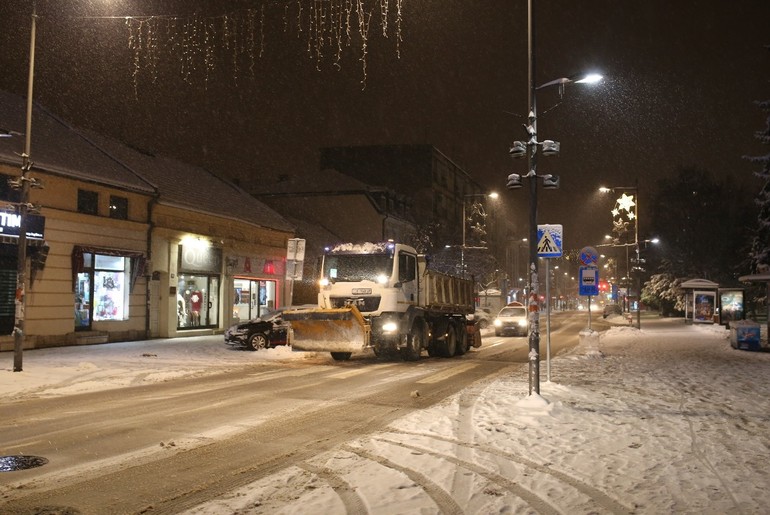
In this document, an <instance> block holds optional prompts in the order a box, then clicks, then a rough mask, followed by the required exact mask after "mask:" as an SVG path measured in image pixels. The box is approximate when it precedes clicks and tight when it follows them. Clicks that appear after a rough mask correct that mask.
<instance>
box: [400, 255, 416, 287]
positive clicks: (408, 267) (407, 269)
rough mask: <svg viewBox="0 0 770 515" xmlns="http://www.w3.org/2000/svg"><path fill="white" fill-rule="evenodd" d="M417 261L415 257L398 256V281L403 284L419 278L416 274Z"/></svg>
mask: <svg viewBox="0 0 770 515" xmlns="http://www.w3.org/2000/svg"><path fill="white" fill-rule="evenodd" d="M416 263H417V260H416V259H415V257H414V256H412V255H409V254H399V255H398V280H399V282H402V283H408V282H409V281H414V279H415V278H416V277H417V274H416V273H415V265H416Z"/></svg>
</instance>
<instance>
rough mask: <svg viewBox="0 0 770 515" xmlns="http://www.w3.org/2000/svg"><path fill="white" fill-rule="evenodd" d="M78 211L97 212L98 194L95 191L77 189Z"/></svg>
mask: <svg viewBox="0 0 770 515" xmlns="http://www.w3.org/2000/svg"><path fill="white" fill-rule="evenodd" d="M78 213H85V214H87V215H96V214H99V194H98V193H97V192H95V191H88V190H78Z"/></svg>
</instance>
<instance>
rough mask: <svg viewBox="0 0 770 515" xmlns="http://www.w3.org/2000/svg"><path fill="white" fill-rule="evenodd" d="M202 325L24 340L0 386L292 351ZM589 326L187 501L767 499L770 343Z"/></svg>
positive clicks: (550, 503) (621, 508)
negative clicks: (73, 340)
mask: <svg viewBox="0 0 770 515" xmlns="http://www.w3.org/2000/svg"><path fill="white" fill-rule="evenodd" d="M204 340H205V339H202V341H200V342H195V343H196V344H198V345H193V346H191V342H190V341H189V340H188V341H187V342H185V343H186V345H179V346H177V344H176V343H177V342H175V341H172V340H166V341H154V342H142V343H141V345H139V344H137V343H136V342H135V343H134V344H133V345H132V344H110V345H105V346H94V347H86V348H62V349H49V350H40V351H29V352H27V353H25V360H26V361H25V371H24V372H19V373H12V372H10V362H11V360H12V354H10V353H4V354H0V358H3V359H6V360H7V361H6V363H8V364H7V365H4V366H2V367H1V368H0V388H2V389H3V391H4V392H6V397H7V396H8V395H11V396H13V397H17V398H19V397H25V396H28V395H62V394H66V393H70V392H77V391H85V390H88V389H95V388H101V387H116V386H123V385H130V384H140V383H143V382H147V381H157V380H166V379H168V378H171V377H175V376H180V375H186V374H203V373H209V372H211V368H212V367H211V363H214V362H216V363H217V366H216V368H217V370H222V367H228V366H236V365H242V364H243V362H244V359H254V360H262V359H302V356H301V355H297V353H294V354H292V353H290V352H288V351H287V350H283V349H279V350H271V351H270V352H267V353H241V352H238V353H233V352H232V351H229V350H228V349H224V348H222V347H223V346H222V345H221V343H220V344H219V345H209V344H208V342H207V341H204ZM589 340H591V338H587V339H586V342H584V344H581V345H580V346H578V347H577V348H576V349H575V350H574V351H572V352H570V353H568V354H566V355H562V356H557V357H555V358H554V359H553V360H552V364H551V371H552V372H551V377H552V381H550V382H547V381H544V382H543V383H542V387H541V395H539V396H538V395H532V396H528V395H527V394H528V382H527V367H526V365H522V366H521V367H520V369H518V370H517V371H516V372H515V373H513V374H511V375H510V376H506V377H500V378H497V379H495V380H490V381H485V382H481V383H477V384H476V385H474V386H472V387H470V388H467V389H466V390H464V391H462V392H460V393H459V394H457V395H455V396H453V397H452V398H450V399H448V400H447V401H445V402H443V403H441V404H439V405H437V406H434V407H432V408H430V409H427V410H423V411H419V412H415V413H413V414H411V415H410V416H407V417H405V418H403V419H400V420H398V421H396V422H394V423H393V424H391V426H390V427H389V428H388V430H387V431H383V432H378V433H375V434H372V435H369V436H367V437H365V438H360V439H358V440H355V441H353V442H349V443H348V444H346V445H344V446H341V447H339V448H337V449H335V450H333V451H330V452H327V453H324V454H321V455H319V456H316V457H315V458H313V459H312V460H308V461H307V462H303V463H301V464H298V465H297V466H295V467H291V468H289V469H286V470H284V471H282V472H280V473H278V474H276V475H274V476H271V477H269V478H266V479H261V480H260V481H258V482H255V483H254V484H252V485H248V486H247V487H244V488H242V489H240V490H238V491H233V492H230V493H229V494H227V495H225V496H223V497H222V498H220V499H216V500H212V501H211V502H209V503H207V504H205V505H202V506H198V507H196V508H194V509H192V510H190V513H197V514H201V513H205V514H219V513H235V512H238V513H292V514H297V513H299V514H303V513H306V514H316V513H327V514H334V513H340V514H342V513H351V512H363V513H383V514H385V513H387V514H395V513H532V512H539V513H656V514H657V513H699V514H701V513H714V514H716V513H765V512H766V510H767V506H770V489H768V488H767V485H768V479H770V467H768V466H767V463H768V459H769V458H770V436H768V432H767V427H768V422H769V420H768V418H770V415H768V414H769V413H770V380H768V378H770V353H767V352H747V351H740V350H735V349H732V348H731V347H730V343H729V332H728V331H727V330H725V329H723V328H722V327H720V326H697V325H696V326H693V325H685V324H683V323H682V321H681V320H672V321H665V320H664V321H655V322H650V323H645V324H643V329H642V330H641V331H639V330H636V329H634V328H632V327H620V326H619V327H615V328H613V329H610V330H608V331H606V332H604V333H601V336H600V337H599V338H598V343H597V342H596V341H594V342H593V343H587V342H588V341H589ZM209 347H210V349H209ZM204 348H205V349H206V350H204ZM185 349H186V350H185ZM193 349H194V350H193ZM542 368H543V370H544V367H542ZM41 376H45V377H41Z"/></svg>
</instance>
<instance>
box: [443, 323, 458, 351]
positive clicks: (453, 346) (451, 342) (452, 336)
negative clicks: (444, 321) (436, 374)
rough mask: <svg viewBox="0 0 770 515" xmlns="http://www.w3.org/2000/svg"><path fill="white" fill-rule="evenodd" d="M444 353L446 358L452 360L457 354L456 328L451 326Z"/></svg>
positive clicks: (447, 332) (444, 344) (448, 330)
mask: <svg viewBox="0 0 770 515" xmlns="http://www.w3.org/2000/svg"><path fill="white" fill-rule="evenodd" d="M441 350H442V351H443V352H442V353H441V354H442V355H443V356H444V357H445V358H451V357H452V356H454V355H455V352H457V334H456V333H455V330H454V327H452V326H449V327H448V328H447V331H446V337H445V338H444V343H443V345H442V349H441Z"/></svg>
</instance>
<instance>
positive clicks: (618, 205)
mask: <svg viewBox="0 0 770 515" xmlns="http://www.w3.org/2000/svg"><path fill="white" fill-rule="evenodd" d="M635 206H636V202H634V196H633V195H627V194H626V193H623V194H622V195H621V196H620V198H619V199H618V200H617V201H616V202H615V208H614V209H613V210H612V211H611V213H612V225H613V228H612V231H613V232H614V233H615V234H617V235H618V236H621V235H623V234H625V233H627V232H628V230H629V225H630V224H631V223H632V222H633V223H636V222H635V220H636V207H635Z"/></svg>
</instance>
